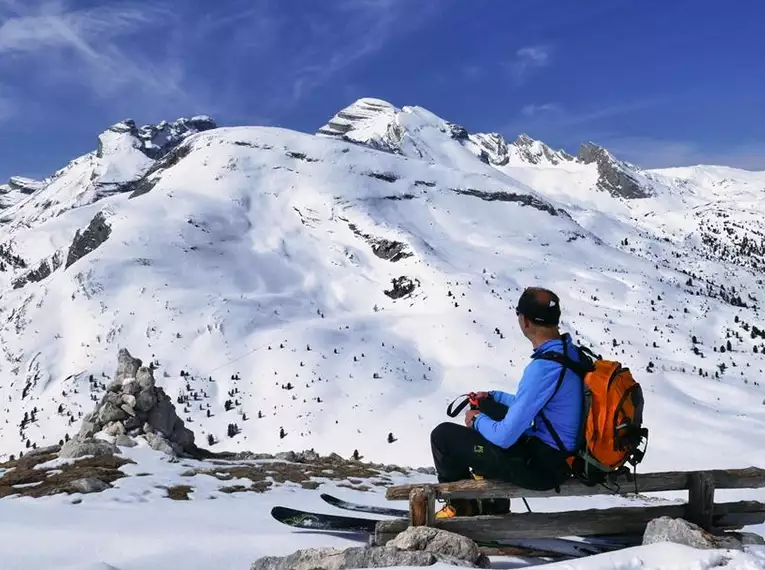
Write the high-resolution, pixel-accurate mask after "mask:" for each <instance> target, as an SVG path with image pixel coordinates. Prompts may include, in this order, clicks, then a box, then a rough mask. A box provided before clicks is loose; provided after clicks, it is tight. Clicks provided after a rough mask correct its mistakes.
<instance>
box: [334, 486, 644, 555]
mask: <svg viewBox="0 0 765 570" xmlns="http://www.w3.org/2000/svg"><path fill="white" fill-rule="evenodd" d="M320 497H321V499H322V500H323V501H324V502H325V503H327V504H329V505H332V506H333V507H337V508H339V509H343V510H347V511H355V512H359V513H370V514H375V515H387V516H392V517H398V518H408V517H409V511H408V510H407V509H395V508H391V507H378V506H376V505H366V504H363V503H354V502H351V501H346V500H344V499H341V498H339V497H335V496H334V495H330V494H329V493H322V494H321V495H320ZM540 540H545V541H547V542H548V543H549V541H554V542H555V543H557V544H574V545H576V546H587V545H589V546H595V547H599V548H608V549H617V548H622V547H624V546H625V544H630V543H632V542H634V541H633V540H632V539H631V538H630V537H581V540H571V539H564V538H547V539H540Z"/></svg>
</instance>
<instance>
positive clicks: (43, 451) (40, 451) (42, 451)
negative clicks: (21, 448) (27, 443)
mask: <svg viewBox="0 0 765 570" xmlns="http://www.w3.org/2000/svg"><path fill="white" fill-rule="evenodd" d="M60 450H61V446H60V445H49V446H47V447H38V448H37V449H30V450H29V451H27V453H25V454H24V457H26V458H27V459H29V458H30V457H35V456H37V455H48V454H49V453H58V452H59V451H60Z"/></svg>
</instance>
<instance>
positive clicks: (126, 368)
mask: <svg viewBox="0 0 765 570" xmlns="http://www.w3.org/2000/svg"><path fill="white" fill-rule="evenodd" d="M141 364H142V362H141V359H140V358H133V357H132V356H131V355H130V353H129V352H128V350H127V348H120V350H119V352H118V353H117V372H116V373H115V374H114V382H117V381H119V382H120V385H123V384H124V381H125V379H127V378H135V379H136V380H138V382H139V384H140V378H139V377H138V375H137V373H138V370H139V369H140V368H141ZM147 370H148V369H147ZM148 375H149V376H151V371H149V373H148Z"/></svg>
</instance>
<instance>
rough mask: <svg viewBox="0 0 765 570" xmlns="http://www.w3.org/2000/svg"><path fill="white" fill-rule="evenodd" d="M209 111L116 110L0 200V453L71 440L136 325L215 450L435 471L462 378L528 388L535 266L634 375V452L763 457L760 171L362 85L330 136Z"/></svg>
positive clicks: (751, 460)
mask: <svg viewBox="0 0 765 570" xmlns="http://www.w3.org/2000/svg"><path fill="white" fill-rule="evenodd" d="M195 119H197V123H195V124H197V126H198V128H197V127H194V128H188V129H187V128H186V127H183V125H185V124H189V123H188V120H185V121H182V122H180V123H178V122H176V123H172V125H176V127H173V128H172V129H171V128H170V127H168V126H167V125H168V124H165V126H164V130H163V128H159V127H153V128H152V127H145V128H143V129H138V128H137V127H135V125H131V124H129V123H127V122H123V123H120V124H118V125H116V126H115V127H112V128H111V129H110V130H108V131H107V132H106V133H104V134H103V135H102V136H101V137H100V144H99V149H98V150H96V151H94V152H93V153H89V154H87V155H84V156H82V157H79V158H76V159H75V160H74V161H73V162H72V163H71V164H69V165H67V166H65V167H64V168H62V169H61V170H59V171H58V172H57V173H55V174H54V175H53V176H52V177H50V178H49V179H46V180H45V181H42V182H41V183H39V186H37V187H36V188H35V189H33V190H32V191H31V193H29V194H25V195H23V196H22V197H21V198H19V199H16V198H14V199H13V200H12V201H10V200H9V203H10V205H9V206H8V207H6V208H5V209H3V211H2V214H0V216H2V218H1V219H0V222H1V223H0V288H1V289H0V317H1V320H0V322H2V325H0V327H1V328H0V343H2V353H1V356H0V378H2V381H0V401H1V402H3V408H2V412H3V416H4V417H5V419H6V422H4V423H0V459H3V458H5V457H7V456H8V455H9V454H17V453H18V452H19V451H23V450H26V449H27V446H29V447H33V446H43V445H46V444H49V443H55V442H57V441H58V440H59V439H61V438H63V437H64V436H65V435H66V434H70V435H72V434H74V433H75V432H76V430H77V428H78V424H79V421H80V419H81V417H82V415H83V414H84V413H87V412H88V411H90V409H91V408H92V406H93V399H98V398H100V396H101V395H102V393H103V389H104V388H105V386H106V385H107V384H108V382H109V378H110V377H111V376H112V375H113V373H114V368H115V366H116V357H117V350H118V348H120V347H126V348H128V349H129V350H130V352H131V353H132V354H133V355H134V356H137V357H139V358H142V359H143V360H144V362H147V363H148V362H153V363H154V364H155V365H156V366H157V367H158V372H157V373H156V376H157V378H159V379H160V380H159V381H160V383H161V384H162V385H163V387H164V388H165V389H166V390H167V391H168V393H169V394H171V396H173V398H175V400H176V402H177V404H176V405H177V406H178V407H179V410H182V412H179V414H180V413H182V414H183V415H182V417H183V418H184V420H185V421H186V423H187V425H188V427H190V428H191V429H193V430H194V432H195V433H196V434H197V439H198V441H199V443H201V444H202V445H207V444H208V443H210V442H211V443H212V448H213V449H214V450H223V449H228V450H241V449H250V450H254V451H265V452H277V451H284V450H292V449H306V448H315V449H316V450H317V451H319V452H321V453H325V454H326V453H330V452H337V453H339V454H341V455H343V456H346V457H347V456H349V455H350V454H351V453H352V452H353V450H354V449H358V450H359V451H360V453H361V454H362V455H364V456H365V458H367V459H369V460H374V461H381V462H386V463H397V464H406V465H413V466H421V465H430V464H431V458H430V449H429V440H428V434H429V432H430V430H431V429H432V428H433V427H434V426H435V425H436V424H437V423H438V422H440V421H445V420H447V419H448V418H447V416H446V415H445V408H446V405H447V404H448V403H449V402H450V401H451V400H452V399H454V398H455V397H457V396H459V395H460V394H463V393H465V392H467V391H469V390H475V389H480V390H484V389H485V390H488V389H493V388H499V389H504V390H507V391H513V390H514V389H515V387H516V386H517V381H518V379H519V377H520V374H521V371H522V367H523V366H524V365H525V364H526V362H527V359H528V356H529V353H530V345H529V344H528V342H527V341H526V340H525V339H523V338H522V337H521V335H520V334H519V332H518V331H517V328H516V323H515V315H514V309H513V308H514V303H515V301H516V299H517V297H518V295H519V294H520V292H521V291H522V289H523V288H524V287H526V286H529V285H543V286H547V287H550V288H552V289H554V290H555V291H557V292H558V293H559V294H560V295H561V298H562V302H563V310H564V318H563V329H564V330H566V331H570V332H572V333H573V334H574V335H575V337H576V338H577V340H579V341H582V342H584V343H587V344H589V345H591V346H594V347H595V348H596V349H598V350H599V351H600V352H602V353H604V354H605V355H609V356H612V357H615V358H618V359H621V360H622V361H623V362H625V363H627V364H628V365H629V366H630V368H631V369H633V370H634V372H635V374H636V376H637V378H638V379H639V380H640V382H641V383H642V384H643V386H644V390H645V393H646V400H647V403H646V422H647V425H648V427H649V428H650V429H651V437H650V440H649V449H648V455H647V457H646V460H645V462H644V464H643V465H642V466H641V469H642V470H645V471H649V470H658V469H693V468H710V467H723V466H724V467H739V466H748V465H759V466H765V465H763V463H762V458H763V457H765V454H764V453H763V452H764V451H765V438H762V437H754V434H759V433H765V431H764V429H763V428H765V391H764V390H763V387H762V382H761V376H762V370H763V360H764V359H765V340H764V339H765V333H763V332H762V331H763V329H765V325H763V323H762V321H761V319H760V309H759V296H760V294H761V293H760V290H761V285H762V277H761V269H762V265H761V263H762V261H763V259H762V252H763V249H762V231H763V228H762V222H761V221H760V220H761V218H762V216H761V215H760V213H759V212H760V210H759V207H758V204H759V203H760V198H761V196H760V194H761V193H762V192H763V191H764V190H765V174H763V173H748V172H744V171H737V170H733V169H723V168H719V167H698V168H695V169H665V170H660V171H643V170H640V169H638V168H637V167H635V166H633V165H629V164H626V163H622V162H620V161H618V160H617V159H616V158H615V157H613V156H612V155H610V154H608V153H607V152H605V151H604V152H599V151H598V150H597V149H593V148H591V147H588V149H589V150H587V152H583V153H581V156H579V157H571V156H568V155H565V153H560V152H559V151H554V150H552V149H550V148H549V147H547V146H546V145H543V144H542V143H541V142H539V141H533V140H532V139H529V138H528V137H519V138H518V139H517V140H516V141H514V142H513V143H507V142H506V141H504V139H501V137H499V135H495V134H480V133H479V134H471V133H468V132H467V131H466V130H465V129H464V128H462V127H460V126H459V125H457V124H455V123H451V122H449V121H445V120H443V119H441V118H439V117H437V116H435V115H434V114H432V113H431V112H429V111H427V110H426V109H423V108H420V107H404V108H401V109H399V108H396V107H394V106H393V105H391V104H389V103H386V102H383V101H379V100H371V99H365V100H361V101H359V102H357V103H355V104H354V105H351V106H350V107H349V108H348V109H346V110H344V111H341V112H340V113H339V114H338V116H337V117H335V118H333V119H331V120H330V122H329V123H328V124H327V125H326V126H325V127H322V128H321V129H320V131H319V134H318V135H312V134H304V133H297V132H293V131H289V130H284V129H277V128H264V127H228V128H214V124H213V123H212V122H211V120H209V121H208V119H207V118H195ZM157 133H165V134H166V135H167V133H170V135H172V136H171V137H170V139H172V141H171V142H172V144H168V143H167V141H168V140H170V139H166V138H165V139H163V138H162V137H161V136H159V135H157ZM170 135H167V136H170ZM163 136H164V135H163ZM593 156H596V157H597V158H592V157H593ZM630 181H632V182H630ZM33 182H34V181H33ZM630 184H637V185H638V186H639V188H637V190H636V188H635V187H634V186H630ZM9 188H10V187H9ZM11 191H13V192H17V191H16V190H12V189H11V190H8V192H7V193H6V194H3V195H0V200H2V199H4V198H5V197H6V196H9V195H10V194H11ZM637 195H640V196H642V197H635V196H637ZM728 343H730V345H729V344H728ZM25 414H26V415H27V416H28V417H29V416H30V414H31V417H32V418H33V419H31V420H30V421H24V416H25ZM230 424H235V425H236V428H237V429H236V430H234V431H236V432H237V433H236V434H235V435H234V436H233V437H229V436H228V435H227V432H228V431H229V429H228V428H229V425H230ZM720 450H725V451H726V452H727V455H723V454H722V453H720ZM139 494H140V492H139ZM266 495H267V496H268V498H267V499H264V500H267V501H276V500H277V498H275V497H271V496H270V495H269V494H268V493H267V494H266ZM309 495H310V493H308V492H306V495H305V497H304V496H303V495H299V496H298V495H295V496H294V497H293V498H294V500H295V502H296V504H301V503H302V502H303V501H308V500H310V499H309V498H308V497H309ZM720 495H721V496H725V497H726V498H727V497H728V496H733V495H736V496H739V495H740V496H742V497H746V498H753V499H757V498H761V497H762V496H763V495H762V492H752V493H739V494H737V493H720ZM94 500H95V499H94ZM56 501H58V499H50V500H45V501H36V502H35V505H38V504H45V505H53V504H55V503H56ZM538 502H539V503H540V507H539V508H540V509H545V508H549V506H545V505H547V503H545V502H543V501H538ZM26 503H27V502H26V501H18V503H17V502H13V501H6V502H5V503H4V504H5V505H8V504H13V505H14V506H13V507H7V508H12V509H21V510H23V509H27V508H28V509H32V510H35V511H36V512H37V514H35V515H33V514H29V512H31V511H29V512H28V513H27V515H24V514H19V518H20V520H23V519H24V516H29V517H32V518H30V519H27V520H29V521H32V522H30V523H29V524H30V525H31V526H30V528H31V527H33V526H35V525H37V524H38V523H39V521H40V520H42V519H43V518H45V516H46V515H45V514H44V513H45V510H44V509H45V508H47V507H43V506H34V507H32V506H28V505H27V504H26ZM21 504H24V507H22V506H20V505H21ZM85 504H86V503H83V504H81V505H79V506H80V507H82V506H84V505H85ZM113 504H114V503H113V502H110V501H106V502H104V503H99V504H98V505H97V506H93V508H94V509H95V511H97V512H99V513H101V514H99V515H97V514H94V515H93V516H94V519H93V522H91V523H88V524H92V525H96V526H97V523H96V522H95V521H96V520H98V517H99V516H106V513H109V512H111V510H110V509H112V508H115V507H113ZM237 505H238V503H237ZM66 508H67V509H68V508H69V507H68V506H67V507H66ZM130 508H131V509H132V508H135V509H138V507H137V506H133V507H130ZM163 508H164V507H163ZM179 508H183V507H179ZM198 508H199V509H201V510H199V511H197V510H194V511H193V512H194V513H195V516H196V517H198V518H202V519H203V520H204V519H206V518H208V517H209V513H207V511H206V510H205V509H207V507H198ZM233 508H236V509H239V508H242V509H243V512H249V511H248V510H247V509H246V508H245V507H239V506H237V507H233ZM38 509H39V510H38ZM141 509H142V510H140V513H143V514H139V511H138V510H136V512H135V513H132V514H125V516H126V517H145V516H146V510H143V509H145V505H142V506H141ZM56 512H58V511H56ZM62 512H64V511H62ZM65 512H68V511H65ZM126 512H127V511H126ZM179 512H180V511H179ZM67 516H69V515H67ZM168 516H170V517H172V516H175V515H168ZM179 516H180V515H179ZM35 517H37V518H35ZM158 520H159V519H158ZM164 520H166V522H165V523H163V524H165V525H166V526H168V527H169V526H172V525H173V524H175V523H174V519H172V518H170V519H164ZM158 524H159V523H158ZM237 524H239V526H236V525H235V526H234V527H232V528H233V529H239V530H236V531H235V532H248V530H247V529H249V528H251V527H250V526H248V524H251V523H248V521H247V520H246V518H245V519H244V520H243V521H242V522H241V523H237ZM264 524H265V523H264ZM148 528H152V527H148ZM183 529H186V527H183V526H179V530H178V536H179V539H180V537H181V536H184V534H183V533H184V532H186V531H185V530H183ZM242 529H244V530H242ZM4 530H5V529H4ZM19 532H22V531H19ZM147 532H149V531H148V530H147ZM200 532H201V531H200ZM211 532H213V531H211ZM216 532H218V531H216ZM222 532H223V531H220V533H222ZM758 532H762V530H761V529H759V530H758ZM62 540H63V539H62ZM263 540H268V536H267V535H266V537H265V538H264V539H263ZM62 544H63V546H62V547H61V548H63V549H64V550H65V549H66V548H68V547H67V546H66V543H62ZM199 544H200V548H205V546H204V544H205V542H204V541H202V540H201V539H200V542H199ZM264 544H265V543H264ZM269 544H275V543H273V542H272V541H269ZM105 548H107V547H105ZM109 548H110V547H109ZM114 548H117V546H114ZM156 548H157V549H158V550H157V551H156V552H159V551H160V550H161V548H162V547H159V546H157V547H156ZM168 548H172V546H168ZM285 548H286V546H285ZM107 551H108V548H107V550H105V551H104V552H107ZM61 552H64V551H61ZM641 552H642V551H641ZM662 552H663V553H662ZM271 553H273V552H271ZM657 553H658V554H657ZM70 554H71V556H69V555H66V556H65V555H64V554H61V556H62V558H60V560H67V562H66V563H67V564H70V563H71V564H74V563H79V562H76V560H75V562H71V561H72V560H74V558H72V557H73V556H74V553H71V552H70ZM635 555H636V556H642V554H640V553H636V554H635ZM645 555H646V556H648V557H649V558H648V559H647V560H648V561H647V562H645V563H644V564H645V566H643V567H651V564H653V563H652V562H651V561H650V560H651V558H650V557H653V556H665V555H666V556H668V557H670V556H674V554H673V553H669V552H668V551H661V550H656V549H653V550H650V551H646V554H645ZM19 556H20V555H19ZM51 556H54V555H53V554H51ZM67 556H69V557H68V558H67ZM110 556H111V555H110ZM114 556H117V555H114ZM119 556H123V555H119ZM119 556H118V558H119ZM168 556H169V555H168ZM190 556H191V555H190ZM232 556H236V554H232ZM247 556H248V557H250V558H252V552H250V551H249V550H248V554H247ZM699 556H702V558H699V559H698V560H700V561H702V562H699V563H700V564H701V563H703V560H706V558H704V557H703V556H705V555H699ZM112 559H113V560H116V558H112ZM77 560H83V559H77ZM88 560H90V559H88ZM93 560H103V561H108V557H107V556H106V555H104V556H103V557H101V558H98V557H94V558H93ZM736 560H737V561H739V562H741V561H742V560H744V559H743V558H738V559H736ZM56 563H59V562H56ZM622 563H624V564H628V562H627V561H626V559H625V561H623V562H619V564H622ZM737 563H738V562H737ZM741 563H742V564H744V562H741ZM19 564H21V562H19ZM41 564H42V562H41ZM115 564H117V566H118V567H119V568H120V569H121V570H126V569H127V568H132V567H138V566H137V564H138V562H135V564H134V566H130V564H133V563H132V562H130V561H128V560H126V559H124V558H120V559H119V562H115ZM236 564H239V562H237V563H236ZM635 564H638V565H637V566H635V567H641V566H639V564H640V563H637V562H636V563H635ZM235 566H236V565H235V564H234V563H233V562H232V567H235ZM19 567H21V566H19ZM189 567H191V566H189ZM25 570H26V568H25Z"/></svg>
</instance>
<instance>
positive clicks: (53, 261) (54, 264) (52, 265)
mask: <svg viewBox="0 0 765 570" xmlns="http://www.w3.org/2000/svg"><path fill="white" fill-rule="evenodd" d="M62 257H63V254H62V252H61V251H57V252H56V253H54V254H53V255H52V256H51V258H50V259H43V260H42V261H41V262H40V263H39V264H38V265H37V267H35V268H34V269H30V270H29V271H27V272H26V273H24V274H23V275H21V276H20V277H17V278H16V279H14V280H13V288H14V289H20V288H21V287H23V286H24V285H26V284H27V283H37V282H38V281H42V280H43V279H46V278H47V277H49V276H50V274H51V273H53V272H54V271H55V270H56V269H58V268H59V267H61V264H62Z"/></svg>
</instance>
